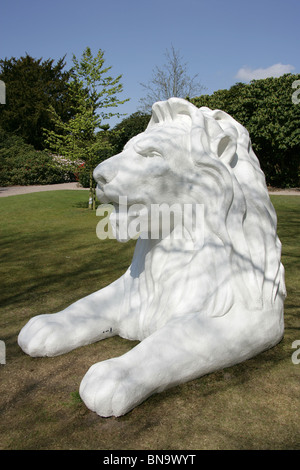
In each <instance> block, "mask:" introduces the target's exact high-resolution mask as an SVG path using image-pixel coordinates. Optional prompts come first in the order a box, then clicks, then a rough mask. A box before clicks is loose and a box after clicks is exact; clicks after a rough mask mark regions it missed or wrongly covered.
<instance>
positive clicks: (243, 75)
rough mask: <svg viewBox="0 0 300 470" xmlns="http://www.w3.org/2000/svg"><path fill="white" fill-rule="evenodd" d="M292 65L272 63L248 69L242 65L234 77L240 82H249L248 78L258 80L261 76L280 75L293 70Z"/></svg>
mask: <svg viewBox="0 0 300 470" xmlns="http://www.w3.org/2000/svg"><path fill="white" fill-rule="evenodd" d="M294 68H295V67H294V66H293V65H289V64H288V65H284V64H274V65H271V67H267V68H265V69H254V70H252V69H250V68H249V67H242V68H241V69H240V70H239V71H238V73H237V74H236V76H235V78H238V79H239V80H241V81H242V82H249V81H250V80H259V79H261V78H268V77H280V76H281V75H283V74H285V73H291V72H292V70H294Z"/></svg>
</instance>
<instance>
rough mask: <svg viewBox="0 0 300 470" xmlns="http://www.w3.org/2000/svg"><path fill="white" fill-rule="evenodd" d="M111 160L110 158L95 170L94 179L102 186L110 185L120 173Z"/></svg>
mask: <svg viewBox="0 0 300 470" xmlns="http://www.w3.org/2000/svg"><path fill="white" fill-rule="evenodd" d="M112 158H113V157H112ZM111 160H112V159H111V158H109V159H108V160H106V161H104V162H102V163H100V164H99V165H98V166H97V167H96V168H95V170H94V173H93V176H94V179H95V181H97V183H99V185H100V186H104V185H105V184H107V183H110V182H111V181H112V180H113V179H114V177H115V176H116V174H117V172H118V170H117V165H116V164H114V163H113V162H112V161H111Z"/></svg>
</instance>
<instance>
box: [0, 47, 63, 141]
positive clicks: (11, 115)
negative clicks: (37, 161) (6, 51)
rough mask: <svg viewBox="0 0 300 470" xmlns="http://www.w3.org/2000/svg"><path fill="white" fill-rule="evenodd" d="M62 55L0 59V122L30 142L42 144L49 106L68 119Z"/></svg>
mask: <svg viewBox="0 0 300 470" xmlns="http://www.w3.org/2000/svg"><path fill="white" fill-rule="evenodd" d="M64 67H65V61H64V57H63V58H62V59H60V60H58V62H57V63H56V64H54V60H53V59H48V60H44V61H42V58H40V59H38V60H36V59H34V58H32V57H31V56H30V55H28V54H26V56H25V57H21V58H19V59H16V58H14V57H12V58H10V59H7V58H6V59H4V60H0V79H1V80H2V81H3V82H4V83H5V85H6V104H5V106H0V125H1V126H2V128H3V129H4V130H5V131H7V132H11V133H14V134H16V135H18V136H20V137H22V138H23V139H24V141H25V142H26V143H28V144H31V145H33V146H34V147H35V148H36V149H37V150H42V149H44V147H45V144H44V138H43V132H42V129H43V128H49V129H51V126H52V123H51V118H50V114H49V110H48V108H49V105H51V106H52V107H53V108H54V109H55V111H56V113H57V114H58V115H59V116H60V117H61V119H62V120H63V121H64V120H66V119H69V118H70V97H69V94H68V82H69V79H70V72H69V71H65V70H64Z"/></svg>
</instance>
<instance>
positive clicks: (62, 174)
mask: <svg viewBox="0 0 300 470" xmlns="http://www.w3.org/2000/svg"><path fill="white" fill-rule="evenodd" d="M69 181H75V176H74V170H73V167H71V166H66V165H65V164H62V163H61V162H59V161H57V160H55V159H54V158H53V157H52V156H51V155H50V154H49V153H47V152H46V151H37V150H35V149H34V147H33V146H32V145H29V144H26V143H25V142H24V141H23V139H22V138H21V137H19V136H15V135H12V134H8V133H6V132H5V131H3V129H1V128H0V185H1V186H10V185H25V186H26V185H30V184H54V183H65V182H69Z"/></svg>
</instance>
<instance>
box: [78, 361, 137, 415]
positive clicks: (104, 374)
mask: <svg viewBox="0 0 300 470" xmlns="http://www.w3.org/2000/svg"><path fill="white" fill-rule="evenodd" d="M79 393H80V396H81V398H82V400H83V401H84V403H85V404H86V406H87V407H88V408H89V409H90V410H92V411H95V412H96V413H97V414H98V415H100V416H103V417H108V416H122V415H124V414H125V413H127V412H128V411H130V410H131V409H132V408H134V407H135V406H136V405H138V404H139V403H141V402H142V401H143V400H144V399H145V398H146V396H145V390H144V387H143V385H142V384H141V383H139V381H138V377H136V376H135V374H132V371H130V369H129V368H128V366H127V365H126V364H124V362H123V361H122V357H120V358H115V359H109V360H107V361H103V362H98V363H97V364H94V365H93V366H92V367H91V368H90V369H89V370H88V372H87V373H86V375H85V376H84V378H83V379H82V382H81V384H80V390H79Z"/></svg>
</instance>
